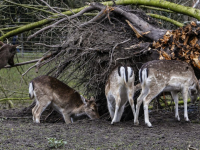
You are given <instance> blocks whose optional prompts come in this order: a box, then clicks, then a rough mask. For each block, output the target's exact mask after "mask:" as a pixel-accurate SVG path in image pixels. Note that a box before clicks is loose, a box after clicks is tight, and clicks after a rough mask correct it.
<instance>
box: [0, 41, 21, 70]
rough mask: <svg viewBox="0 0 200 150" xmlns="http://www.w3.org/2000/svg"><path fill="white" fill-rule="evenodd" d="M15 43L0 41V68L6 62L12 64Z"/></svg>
mask: <svg viewBox="0 0 200 150" xmlns="http://www.w3.org/2000/svg"><path fill="white" fill-rule="evenodd" d="M16 47H17V45H9V44H4V43H3V42H1V41H0V69H1V68H3V67H4V66H6V64H7V63H8V64H9V65H11V66H14V60H13V59H14V55H15V54H16Z"/></svg>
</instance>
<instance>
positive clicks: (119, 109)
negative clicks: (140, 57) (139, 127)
mask: <svg viewBox="0 0 200 150" xmlns="http://www.w3.org/2000/svg"><path fill="white" fill-rule="evenodd" d="M134 81H135V76H134V71H133V69H132V68H131V67H123V66H121V67H118V68H115V69H114V70H113V71H112V72H111V74H110V75H109V78H108V81H107V83H106V86H105V94H106V98H107V104H108V110H109V112H110V116H111V119H112V122H111V124H113V123H115V122H119V121H120V119H121V116H122V114H123V112H124V106H125V104H126V102H127V100H129V103H130V105H131V108H132V111H133V115H134V116H135V106H134V101H133V96H134V90H135V87H134Z"/></svg>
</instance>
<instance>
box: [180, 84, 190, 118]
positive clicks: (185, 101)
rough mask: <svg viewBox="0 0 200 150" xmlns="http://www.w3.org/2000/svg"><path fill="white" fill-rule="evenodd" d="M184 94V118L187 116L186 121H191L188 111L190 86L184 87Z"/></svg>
mask: <svg viewBox="0 0 200 150" xmlns="http://www.w3.org/2000/svg"><path fill="white" fill-rule="evenodd" d="M182 95H183V102H184V118H185V121H190V120H189V118H188V111H187V100H188V88H183V90H182Z"/></svg>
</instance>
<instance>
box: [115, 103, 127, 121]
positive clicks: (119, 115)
mask: <svg viewBox="0 0 200 150" xmlns="http://www.w3.org/2000/svg"><path fill="white" fill-rule="evenodd" d="M125 104H126V103H125ZM125 104H124V105H123V106H121V107H120V108H119V111H118V115H117V121H116V122H120V120H121V117H122V114H123V112H124V107H125Z"/></svg>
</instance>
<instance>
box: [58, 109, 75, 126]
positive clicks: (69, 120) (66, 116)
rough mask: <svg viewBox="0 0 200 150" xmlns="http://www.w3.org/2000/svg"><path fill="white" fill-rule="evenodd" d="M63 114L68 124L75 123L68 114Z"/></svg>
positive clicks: (63, 112)
mask: <svg viewBox="0 0 200 150" xmlns="http://www.w3.org/2000/svg"><path fill="white" fill-rule="evenodd" d="M61 113H62V115H63V118H64V120H65V123H66V124H69V123H72V122H73V119H72V120H71V117H70V116H69V115H68V113H67V112H65V111H64V110H63V111H62V112H61Z"/></svg>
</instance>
